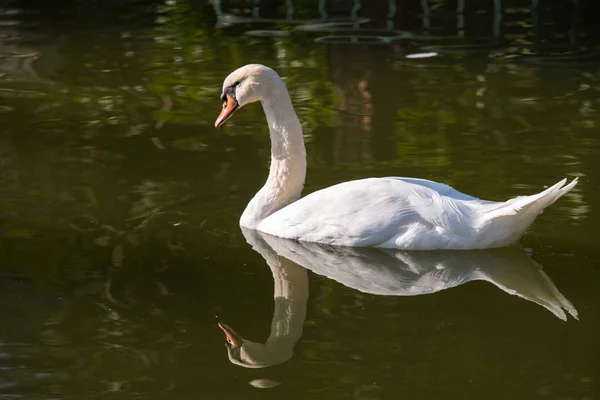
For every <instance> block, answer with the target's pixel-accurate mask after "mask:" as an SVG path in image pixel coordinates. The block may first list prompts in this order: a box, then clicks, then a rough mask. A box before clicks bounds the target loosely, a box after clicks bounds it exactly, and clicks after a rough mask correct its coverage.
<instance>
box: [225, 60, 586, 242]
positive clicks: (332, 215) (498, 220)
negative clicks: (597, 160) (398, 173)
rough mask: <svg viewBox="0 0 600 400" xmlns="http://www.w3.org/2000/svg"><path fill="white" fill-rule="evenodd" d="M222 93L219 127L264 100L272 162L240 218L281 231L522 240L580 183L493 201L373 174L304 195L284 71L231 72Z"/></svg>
mask: <svg viewBox="0 0 600 400" xmlns="http://www.w3.org/2000/svg"><path fill="white" fill-rule="evenodd" d="M221 98H222V100H223V110H222V111H221V114H220V115H219V117H218V118H217V120H216V122H215V126H216V127H219V126H221V125H222V124H223V123H224V122H225V121H226V120H227V119H228V118H229V117H230V116H231V115H232V114H233V113H234V112H235V111H237V110H238V109H239V108H241V107H243V106H244V105H246V104H248V103H252V102H256V101H260V102H261V103H262V106H263V110H264V112H265V114H266V116H267V122H268V124H269V131H270V135H271V167H270V171H269V177H268V178H267V182H266V183H265V185H264V186H263V187H262V189H260V190H259V191H258V193H256V195H255V196H254V198H253V199H252V200H251V201H250V203H248V206H247V207H246V210H245V211H244V213H243V214H242V217H241V219H240V225H241V226H242V227H245V228H249V229H256V230H259V231H261V232H264V233H268V234H271V235H274V236H278V237H282V238H288V239H297V240H301V241H307V242H320V243H328V244H333V245H338V246H354V247H383V248H396V249H406V250H435V249H484V248H491V247H501V246H506V245H509V244H512V243H515V242H516V241H517V240H518V239H519V238H520V237H521V235H522V234H523V233H524V232H525V230H526V229H527V227H528V226H529V225H531V223H532V222H533V220H534V219H535V218H536V217H537V215H538V214H540V213H541V212H542V210H543V209H544V208H546V207H547V206H549V205H551V204H552V203H554V202H555V201H556V200H557V199H558V198H560V197H561V196H563V195H564V194H565V193H567V192H569V191H570V190H571V189H572V188H573V187H574V186H575V185H576V184H577V178H575V179H574V180H573V181H572V182H571V183H569V184H568V185H566V186H565V183H566V179H564V180H562V181H560V182H558V183H557V184H555V185H554V186H552V187H550V188H548V189H546V190H544V191H543V192H541V193H538V194H535V195H531V196H520V197H516V198H514V199H511V200H508V201H506V202H494V201H485V200H480V199H477V198H475V197H472V196H469V195H466V194H464V193H461V192H459V191H457V190H455V189H453V188H451V187H450V186H447V185H444V184H441V183H437V182H432V181H428V180H424V179H415V178H398V177H389V178H369V179H361V180H355V181H350V182H344V183H341V184H338V185H335V186H331V187H329V188H326V189H323V190H319V191H317V192H314V193H311V194H309V195H308V196H306V197H304V198H302V199H299V198H300V194H301V192H302V188H303V186H304V179H305V176H306V150H305V148H304V139H303V136H302V127H301V125H300V121H299V120H298V117H297V115H296V113H295V111H294V107H293V106H292V102H291V100H290V97H289V95H288V92H287V89H286V86H285V84H284V83H283V81H282V80H281V78H280V77H279V75H278V74H277V73H276V72H275V71H273V70H272V69H271V68H268V67H265V66H264V65H259V64H249V65H246V66H244V67H241V68H239V69H237V70H235V71H234V72H232V73H231V74H230V75H229V76H228V77H227V78H226V79H225V81H224V83H223V92H222V96H221Z"/></svg>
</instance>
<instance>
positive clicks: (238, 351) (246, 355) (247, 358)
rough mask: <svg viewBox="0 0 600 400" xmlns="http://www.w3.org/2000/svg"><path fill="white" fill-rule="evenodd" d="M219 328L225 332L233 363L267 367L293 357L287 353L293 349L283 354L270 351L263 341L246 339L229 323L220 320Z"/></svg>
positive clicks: (248, 366) (229, 354)
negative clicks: (257, 341)
mask: <svg viewBox="0 0 600 400" xmlns="http://www.w3.org/2000/svg"><path fill="white" fill-rule="evenodd" d="M219 328H221V330H222V331H223V333H225V339H226V340H227V355H228V356H229V361H231V363H232V364H235V365H239V366H240V367H244V368H265V367H268V366H271V365H274V364H280V363H282V362H284V361H287V359H289V358H290V357H291V354H287V353H291V350H290V351H289V352H288V351H282V352H281V354H277V352H273V351H269V349H268V348H267V347H266V346H265V345H264V344H262V343H256V342H251V341H249V340H246V339H244V338H243V337H242V336H241V335H240V334H238V333H237V332H236V331H234V330H233V329H232V328H231V327H230V326H229V325H227V324H223V323H220V322H219ZM271 353H275V354H271Z"/></svg>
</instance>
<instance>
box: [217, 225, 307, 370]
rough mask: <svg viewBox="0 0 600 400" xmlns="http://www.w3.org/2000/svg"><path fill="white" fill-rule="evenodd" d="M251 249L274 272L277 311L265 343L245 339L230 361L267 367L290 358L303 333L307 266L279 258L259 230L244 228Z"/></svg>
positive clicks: (248, 366) (249, 365) (253, 366)
mask: <svg viewBox="0 0 600 400" xmlns="http://www.w3.org/2000/svg"><path fill="white" fill-rule="evenodd" d="M242 232H243V233H244V236H245V237H246V240H247V241H248V243H250V244H251V245H252V248H253V249H254V250H256V251H257V252H258V253H260V255H262V256H263V258H264V259H265V261H266V262H267V264H268V265H269V267H270V268H271V273H272V274H273V282H274V293H273V299H274V302H275V310H274V312H273V319H272V321H271V333H270V335H269V338H268V339H267V341H266V342H265V343H264V344H261V343H255V342H250V341H248V340H243V343H242V346H241V349H240V354H239V356H238V357H232V355H231V354H232V352H231V351H230V356H229V359H230V360H231V362H233V363H235V364H238V365H240V366H243V367H247V368H264V367H268V366H271V365H276V364H281V363H284V362H286V361H287V360H289V359H290V358H291V357H292V355H293V352H294V345H295V344H296V342H297V341H298V339H300V337H301V336H302V327H303V325H304V319H305V318H306V302H307V300H308V274H307V271H306V269H304V268H302V267H300V266H298V265H296V264H294V263H293V262H291V261H289V260H287V259H285V258H283V257H279V256H278V255H277V253H275V252H274V251H273V250H272V249H271V248H270V247H269V245H268V244H267V243H266V242H265V241H264V240H263V239H262V237H261V236H260V234H259V233H258V232H256V231H251V230H247V229H242Z"/></svg>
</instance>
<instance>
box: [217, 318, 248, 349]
mask: <svg viewBox="0 0 600 400" xmlns="http://www.w3.org/2000/svg"><path fill="white" fill-rule="evenodd" d="M217 325H219V328H221V330H222V331H223V333H224V334H225V338H226V339H227V343H229V346H230V348H232V349H235V348H236V347H240V346H241V345H242V344H243V340H244V339H243V338H242V337H241V336H240V335H239V334H238V333H237V332H236V331H234V330H233V329H231V327H230V326H229V325H227V324H222V323H220V322H219V323H218V324H217Z"/></svg>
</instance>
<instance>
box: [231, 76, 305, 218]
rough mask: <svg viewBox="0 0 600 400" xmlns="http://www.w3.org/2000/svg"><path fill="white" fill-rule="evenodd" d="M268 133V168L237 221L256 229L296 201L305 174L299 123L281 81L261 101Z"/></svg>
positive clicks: (303, 149) (302, 142)
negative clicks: (269, 153) (269, 163)
mask: <svg viewBox="0 0 600 400" xmlns="http://www.w3.org/2000/svg"><path fill="white" fill-rule="evenodd" d="M261 103H262V106H263V110H264V112H265V114H266V116H267V123H268V124H269V133H270V136H271V168H270V170H269V177H268V178H267V182H266V183H265V185H264V186H263V187H262V189H260V190H259V191H258V193H256V195H255V196H254V198H253V199H252V200H251V201H250V203H248V206H247V207H246V210H244V213H243V214H242V217H241V219H240V225H241V226H243V227H245V228H250V229H256V228H257V227H258V224H260V222H261V221H262V220H263V219H265V218H267V217H268V216H269V215H271V214H273V213H274V212H276V211H277V210H280V209H281V208H283V207H285V206H287V205H288V204H290V203H293V202H294V201H296V200H297V199H298V198H299V197H300V194H301V192H302V188H303V187H304V179H305V177H306V149H305V147H304V138H303V136H302V125H300V121H299V120H298V116H297V115H296V112H295V111H294V107H293V106H292V101H291V99H290V96H289V95H288V92H287V89H286V88H285V85H284V84H283V82H281V84H280V85H276V86H274V87H273V88H272V90H271V91H270V92H269V93H268V95H267V96H265V97H264V98H263V100H262V101H261Z"/></svg>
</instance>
